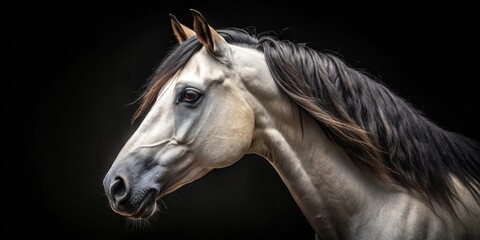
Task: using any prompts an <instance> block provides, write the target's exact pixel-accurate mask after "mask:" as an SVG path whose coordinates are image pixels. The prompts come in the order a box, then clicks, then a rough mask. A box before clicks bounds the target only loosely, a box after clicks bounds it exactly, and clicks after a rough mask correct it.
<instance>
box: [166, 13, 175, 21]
mask: <svg viewBox="0 0 480 240" xmlns="http://www.w3.org/2000/svg"><path fill="white" fill-rule="evenodd" d="M168 16H169V17H170V19H172V20H177V18H176V17H175V15H173V14H171V13H169V14H168Z"/></svg>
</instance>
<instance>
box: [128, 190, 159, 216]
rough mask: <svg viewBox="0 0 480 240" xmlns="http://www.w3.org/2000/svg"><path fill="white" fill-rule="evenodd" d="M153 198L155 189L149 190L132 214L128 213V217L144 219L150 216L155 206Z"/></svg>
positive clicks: (154, 197)
mask: <svg viewBox="0 0 480 240" xmlns="http://www.w3.org/2000/svg"><path fill="white" fill-rule="evenodd" d="M155 199H156V194H155V191H149V192H148V193H147V194H146V195H145V197H144V198H143V200H142V202H141V203H140V206H138V208H137V210H135V212H134V213H132V215H130V218H134V219H144V218H148V217H150V216H152V215H153V213H154V212H155V209H156V207H157V206H156V201H155Z"/></svg>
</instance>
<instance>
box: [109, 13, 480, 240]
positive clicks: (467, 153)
mask: <svg viewBox="0 0 480 240" xmlns="http://www.w3.org/2000/svg"><path fill="white" fill-rule="evenodd" d="M191 13H192V15H193V29H192V28H189V27H187V26H185V25H183V24H181V23H180V22H179V21H178V20H177V19H176V17H175V16H173V15H170V19H171V26H172V29H173V35H174V36H175V37H176V39H177V40H178V44H176V45H175V47H174V48H173V49H172V51H170V52H169V53H168V54H167V56H166V57H165V58H164V60H163V61H162V62H161V63H160V64H159V66H158V68H157V69H156V70H155V71H154V72H153V73H152V76H151V78H150V80H149V82H148V84H147V85H146V87H145V89H144V91H143V93H142V94H141V96H140V97H139V107H138V109H137V111H136V113H135V115H134V116H133V118H132V121H135V120H138V119H139V118H143V120H142V122H141V124H140V125H139V126H138V128H137V129H136V131H135V132H134V133H133V134H132V135H131V137H130V139H129V140H128V141H127V142H126V144H125V146H124V147H123V148H122V149H121V150H120V152H119V154H118V156H117V157H116V159H115V161H114V162H113V164H112V166H111V168H110V169H109V171H108V172H107V174H106V175H105V178H104V180H103V185H104V189H105V193H106V196H107V198H108V200H109V203H110V206H111V208H112V209H113V211H115V212H116V213H118V214H120V215H123V216H126V217H128V218H131V219H148V218H149V217H150V216H152V215H153V214H154V213H155V212H157V211H158V208H159V207H158V206H157V204H158V203H159V201H161V198H162V197H163V196H165V195H167V194H169V193H172V192H173V191H175V190H176V189H178V188H180V187H182V186H184V185H186V184H188V183H191V182H193V181H195V180H196V179H199V178H201V177H202V176H204V175H205V174H207V173H208V172H209V171H210V170H212V169H218V168H224V167H228V166H230V165H232V164H234V163H235V162H237V161H238V160H239V159H241V158H242V156H244V155H245V154H250V153H252V154H257V155H260V156H262V157H263V158H265V159H266V160H267V161H269V163H270V164H271V165H272V166H273V168H274V169H275V170H276V172H277V173H278V174H279V176H280V177H281V179H282V181H283V182H284V184H285V185H286V187H287V188H288V191H289V192H290V193H291V195H292V197H293V199H294V200H295V202H296V203H297V204H298V206H299V208H300V210H301V211H302V213H303V214H304V216H305V218H306V219H307V220H308V222H309V224H310V225H311V227H312V228H313V230H314V231H315V236H316V238H317V239H480V191H479V190H480V188H479V187H480V186H479V185H480V157H479V156H480V146H479V144H478V142H476V141H475V140H473V139H472V138H468V137H466V136H464V135H461V134H458V133H455V132H450V131H447V130H445V129H443V128H441V127H439V126H438V125H436V124H434V123H433V122H432V121H431V120H429V119H428V118H427V117H426V116H424V114H423V113H421V112H420V111H419V110H417V109H416V108H414V107H413V106H412V105H411V104H410V103H409V102H408V101H406V100H404V99H402V98H401V97H399V96H398V95H396V94H395V93H393V92H392V91H391V90H389V89H388V88H387V86H386V85H385V84H383V83H380V82H378V81H376V80H374V79H372V78H371V77H369V76H367V74H365V73H363V72H360V71H357V70H355V69H353V68H351V67H349V66H348V65H347V64H346V63H345V62H344V61H343V60H342V59H340V57H338V56H336V55H333V54H331V53H322V52H320V51H316V50H314V49H312V48H310V47H308V46H306V45H304V44H298V43H294V42H291V41H288V40H280V39H278V37H276V36H273V35H271V34H270V35H269V34H255V33H252V32H249V31H247V30H245V29H240V28H225V29H217V30H216V29H214V28H213V27H212V26H210V25H209V24H208V23H207V21H206V19H205V17H204V16H203V15H202V14H201V13H200V12H198V11H196V10H193V9H191ZM312 237H313V236H312Z"/></svg>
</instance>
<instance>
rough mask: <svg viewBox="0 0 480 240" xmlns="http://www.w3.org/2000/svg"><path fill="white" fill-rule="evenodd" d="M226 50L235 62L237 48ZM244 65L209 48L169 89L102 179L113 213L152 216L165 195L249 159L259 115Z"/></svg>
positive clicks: (168, 85)
mask: <svg viewBox="0 0 480 240" xmlns="http://www.w3.org/2000/svg"><path fill="white" fill-rule="evenodd" d="M217 40H218V39H217ZM221 40H222V39H221ZM218 44H219V43H218V42H217V46H216V47H217V48H216V49H219V46H218ZM221 44H224V45H223V46H221V47H222V48H221V49H222V51H228V53H225V54H224V55H225V56H228V58H230V59H233V58H234V56H233V53H234V51H233V50H232V48H231V46H229V45H228V44H227V43H226V42H221ZM238 67H241V66H238V64H233V65H232V64H230V65H228V64H224V63H222V61H219V60H218V59H216V58H214V57H213V55H212V52H210V51H209V49H208V46H205V48H202V50H200V51H199V52H197V53H196V54H195V55H194V56H192V58H191V59H190V60H189V61H188V62H187V64H186V65H185V66H184V67H183V68H182V70H181V71H179V72H178V74H177V75H176V76H175V77H174V78H172V79H171V80H170V81H169V82H167V83H166V84H165V85H164V87H163V88H162V90H161V91H160V93H159V94H158V97H157V100H156V102H155V103H154V105H153V106H152V108H151V110H150V112H149V113H148V114H147V116H146V117H145V119H144V120H143V122H142V123H141V125H140V126H139V128H138V129H137V131H136V132H135V133H134V134H133V135H132V137H131V138H130V139H129V141H128V142H127V143H126V145H125V146H124V147H123V149H122V150H121V151H120V153H119V155H118V156H117V159H116V160H115V162H114V163H113V165H112V167H111V169H110V171H109V172H108V173H107V175H106V177H105V179H104V187H105V191H106V194H107V196H108V198H109V200H110V204H111V206H112V209H113V210H114V211H116V212H118V213H120V214H122V215H125V216H129V217H132V218H146V217H149V216H151V215H152V214H153V213H154V212H155V209H156V204H155V203H156V200H157V199H159V198H160V197H162V196H164V195H165V194H167V193H170V192H172V191H174V190H176V189H178V188H179V187H181V186H182V185H185V184H187V183H189V182H192V181H194V180H196V179H198V178H200V177H201V176H203V175H205V174H206V173H207V172H208V171H209V170H211V169H214V168H221V167H226V166H229V165H231V164H233V163H234V162H236V161H237V160H238V159H240V158H241V157H242V156H243V155H244V154H245V153H247V151H248V150H249V148H250V143H251V141H252V137H253V130H254V113H253V110H252V109H251V107H250V105H249V104H248V100H247V97H246V96H247V95H248V93H247V92H246V90H245V87H244V86H243V85H242V81H241V79H240V78H241V77H240V76H241V75H239V74H238V73H237V71H238V70H239V69H238Z"/></svg>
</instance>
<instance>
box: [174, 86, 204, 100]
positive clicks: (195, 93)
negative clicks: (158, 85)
mask: <svg viewBox="0 0 480 240" xmlns="http://www.w3.org/2000/svg"><path fill="white" fill-rule="evenodd" d="M202 95H203V94H202V93H201V92H200V90H198V89H196V88H193V87H186V88H184V89H183V90H182V91H181V93H180V96H179V100H180V101H181V102H186V103H195V102H197V101H198V100H199V99H200V98H201V97H202Z"/></svg>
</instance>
